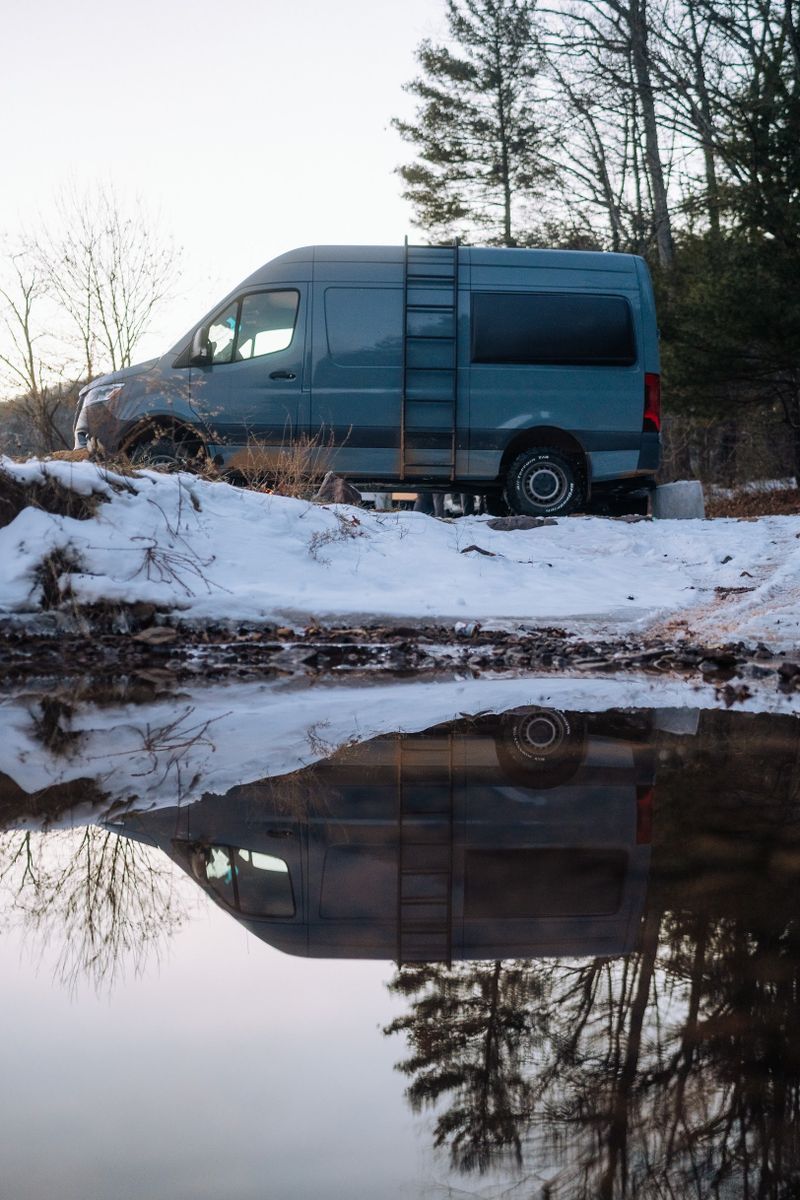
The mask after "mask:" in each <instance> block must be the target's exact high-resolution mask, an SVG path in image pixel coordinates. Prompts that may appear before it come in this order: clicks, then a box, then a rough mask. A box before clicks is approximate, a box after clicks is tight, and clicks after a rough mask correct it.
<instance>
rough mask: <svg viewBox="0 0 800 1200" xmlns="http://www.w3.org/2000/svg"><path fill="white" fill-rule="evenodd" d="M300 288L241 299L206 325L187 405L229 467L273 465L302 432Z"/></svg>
mask: <svg viewBox="0 0 800 1200" xmlns="http://www.w3.org/2000/svg"><path fill="white" fill-rule="evenodd" d="M307 307H308V289H307V285H305V284H298V285H294V284H292V285H291V286H289V285H285V284H284V285H280V286H276V287H272V288H261V289H259V290H258V291H252V292H247V293H244V294H243V295H241V296H238V297H237V298H236V299H235V300H233V301H231V303H229V304H228V305H226V307H225V308H224V309H222V310H220V312H219V313H217V315H216V316H215V317H214V318H213V319H212V320H211V322H210V323H209V326H208V330H207V345H208V349H209V358H208V362H207V364H205V365H202V366H193V367H192V375H191V391H192V405H193V407H194V409H195V411H196V412H197V413H198V415H199V417H200V418H201V420H202V421H203V423H204V424H205V425H206V426H207V427H208V428H209V429H210V430H211V431H212V437H213V438H214V439H215V440H216V439H218V440H219V441H220V442H222V443H224V444H226V446H227V447H229V450H227V451H226V450H223V452H222V453H223V458H224V460H225V463H226V465H228V466H242V467H247V466H251V467H264V468H268V467H269V466H270V465H272V464H274V462H275V460H276V459H277V458H278V457H279V455H280V452H281V449H282V448H285V447H287V446H288V445H289V444H290V443H291V442H292V440H293V439H295V438H297V436H298V435H299V434H304V433H305V432H306V430H307V426H308V414H307V411H306V408H305V405H304V401H303V383H304V368H305V341H306V323H307V321H306V309H307Z"/></svg>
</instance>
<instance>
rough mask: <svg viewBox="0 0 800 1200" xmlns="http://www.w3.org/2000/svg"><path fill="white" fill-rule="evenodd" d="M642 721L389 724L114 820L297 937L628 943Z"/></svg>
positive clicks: (405, 944)
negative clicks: (302, 764)
mask: <svg viewBox="0 0 800 1200" xmlns="http://www.w3.org/2000/svg"><path fill="white" fill-rule="evenodd" d="M643 720H644V719H643V718H641V717H636V716H633V715H629V714H621V713H604V714H597V715H593V714H589V715H583V714H572V713H561V712H556V711H553V710H546V709H527V710H521V711H518V712H512V713H506V714H504V715H502V716H499V717H498V716H492V717H480V718H474V719H471V720H469V721H464V722H459V723H456V724H454V725H448V726H439V727H437V728H435V729H432V730H429V731H428V732H426V733H422V734H412V735H402V736H401V735H394V736H388V737H379V738H376V739H374V740H373V741H371V742H367V743H364V744H362V745H360V746H357V747H354V748H352V749H349V750H345V751H342V752H339V753H338V754H336V755H334V756H333V757H332V758H330V759H328V760H327V761H324V762H321V763H317V764H315V765H314V766H311V767H308V768H306V769H305V770H303V771H299V772H295V773H294V774H292V775H289V776H285V777H283V778H278V779H273V780H266V781H264V782H262V783H256V784H250V785H246V786H242V787H237V788H234V789H233V790H232V791H230V792H229V793H228V794H227V795H226V796H220V797H215V796H207V797H205V798H204V799H203V800H201V801H198V802H197V803H195V804H193V805H190V806H188V807H187V808H185V809H180V810H177V811H176V810H159V811H155V812H152V813H147V814H144V815H139V816H136V815H133V816H129V817H125V818H123V819H122V820H121V821H120V822H119V823H118V824H114V825H113V826H112V828H114V829H115V831H116V832H118V833H120V834H123V835H125V836H130V837H135V838H141V839H142V840H145V841H150V842H152V843H153V844H155V845H158V846H160V847H161V848H162V849H163V850H165V851H166V853H168V854H170V855H171V856H172V857H173V858H175V859H176V861H177V862H179V863H180V864H181V866H183V867H184V869H186V870H187V871H189V872H190V873H191V874H193V875H194V877H195V878H196V879H197V881H198V882H199V883H200V885H201V886H202V887H203V889H204V890H205V891H206V892H207V893H208V894H209V895H210V896H212V897H213V899H214V900H216V902H217V903H218V904H220V905H221V906H222V907H223V908H224V909H226V910H227V911H228V912H230V913H232V914H233V915H234V916H235V917H236V918H237V919H238V920H240V921H241V922H242V924H244V925H245V926H247V928H248V929H250V930H251V931H252V932H254V933H255V934H257V936H258V937H260V938H263V939H264V940H265V941H267V942H269V943H270V944H272V945H274V946H276V947H278V948H279V949H281V950H284V951H286V952H288V953H290V954H300V955H311V956H318V957H343V958H387V959H389V958H394V959H397V961H399V962H420V961H449V960H451V959H472V958H502V957H508V956H512V957H513V956H539V955H606V954H620V953H624V952H627V951H629V950H630V949H631V948H632V946H633V944H634V941H635V937H636V931H637V928H638V924H639V918H640V916H641V913H642V910H643V907H644V900H645V894H646V886H647V871H648V867H649V857H650V846H649V841H650V819H651V804H652V789H653V771H654V759H653V754H652V751H651V749H650V747H649V744H648V732H647V727H646V726H645V725H644V724H643V723H642V722H643Z"/></svg>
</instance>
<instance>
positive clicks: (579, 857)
mask: <svg viewBox="0 0 800 1200" xmlns="http://www.w3.org/2000/svg"><path fill="white" fill-rule="evenodd" d="M465 857H466V861H465V875H466V880H465V885H464V916H465V917H466V918H467V919H468V920H476V919H486V918H492V919H496V920H507V919H511V918H513V917H527V918H529V919H530V918H534V917H599V916H611V915H612V914H613V913H616V912H619V909H620V906H621V904H622V891H623V887H624V885H625V876H626V872H627V868H628V855H627V854H626V852H625V851H624V850H612V849H597V850H588V849H585V848H583V847H574V848H573V847H565V848H563V849H562V848H560V847H559V848H558V849H556V848H555V847H553V848H550V847H536V848H527V849H522V848H521V849H502V850H501V849H492V850H468V851H467V853H466V856H465Z"/></svg>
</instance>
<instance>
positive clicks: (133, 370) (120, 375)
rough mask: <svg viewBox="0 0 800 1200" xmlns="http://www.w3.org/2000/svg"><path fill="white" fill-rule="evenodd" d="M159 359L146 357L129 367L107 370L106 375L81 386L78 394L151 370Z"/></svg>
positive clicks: (84, 393) (82, 394) (81, 394)
mask: <svg viewBox="0 0 800 1200" xmlns="http://www.w3.org/2000/svg"><path fill="white" fill-rule="evenodd" d="M158 361H159V360H158V359H157V358H148V359H147V361H146V362H141V363H134V364H133V366H130V367H122V368H121V370H119V371H109V373H108V374H107V375H98V376H96V378H94V379H92V380H90V381H89V383H87V384H86V385H85V387H82V388H81V390H80V392H79V393H78V394H79V396H85V395H86V393H87V392H88V391H90V390H91V389H92V388H96V387H102V386H104V385H105V384H108V383H121V382H122V381H123V380H125V379H131V378H132V377H133V376H135V375H145V374H146V373H147V372H148V371H152V369H153V367H154V366H155V365H156V363H157V362H158Z"/></svg>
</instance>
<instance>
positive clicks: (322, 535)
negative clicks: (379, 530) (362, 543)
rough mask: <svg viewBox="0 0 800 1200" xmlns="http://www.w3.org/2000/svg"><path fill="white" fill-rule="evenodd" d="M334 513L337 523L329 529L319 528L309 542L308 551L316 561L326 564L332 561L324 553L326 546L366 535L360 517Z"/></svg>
mask: <svg viewBox="0 0 800 1200" xmlns="http://www.w3.org/2000/svg"><path fill="white" fill-rule="evenodd" d="M333 515H334V517H335V518H336V524H335V525H333V526H331V527H330V528H329V529H318V530H317V532H316V533H312V535H311V540H310V541H309V543H308V553H309V554H310V555H311V557H312V558H313V559H314V561H315V562H318V563H323V564H324V565H325V566H330V561H331V560H330V559H329V558H328V557H327V556H326V555H324V554H323V553H322V551H323V549H325V547H326V546H333V545H335V544H336V543H337V542H339V543H341V542H349V541H352V540H353V538H359V537H364V530H363V529H362V527H361V522H360V521H359V519H358V517H355V516H348V515H347V514H346V513H341V512H334V514H333Z"/></svg>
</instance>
